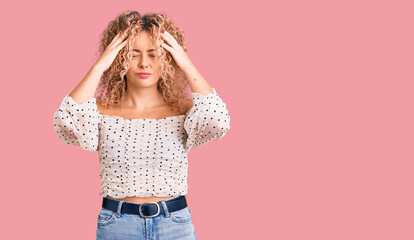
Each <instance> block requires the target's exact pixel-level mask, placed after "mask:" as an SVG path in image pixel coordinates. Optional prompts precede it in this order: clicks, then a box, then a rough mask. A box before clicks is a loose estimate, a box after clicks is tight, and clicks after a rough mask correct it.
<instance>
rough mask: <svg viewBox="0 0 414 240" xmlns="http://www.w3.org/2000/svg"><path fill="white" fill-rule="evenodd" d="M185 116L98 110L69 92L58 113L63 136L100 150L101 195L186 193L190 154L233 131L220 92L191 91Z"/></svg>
mask: <svg viewBox="0 0 414 240" xmlns="http://www.w3.org/2000/svg"><path fill="white" fill-rule="evenodd" d="M193 101H194V105H193V107H192V108H191V109H189V110H188V111H187V112H186V113H185V114H183V115H179V116H170V117H165V118H161V119H155V118H137V119H126V118H123V117H119V116H113V115H104V114H100V113H99V111H98V109H97V106H96V99H95V98H92V99H90V100H88V101H86V102H84V103H81V104H77V103H76V102H75V101H74V100H73V99H72V98H71V97H70V96H69V95H67V96H66V97H65V98H64V99H63V101H62V104H61V106H60V107H59V109H58V110H57V111H56V112H55V115H54V126H55V130H56V133H57V135H58V137H59V139H60V140H61V141H62V142H64V143H66V144H71V145H77V146H81V147H82V148H83V149H85V150H88V151H91V152H93V151H99V162H100V166H101V168H100V177H101V189H100V192H99V194H100V195H101V196H102V197H106V196H110V197H114V198H124V197H133V196H135V197H150V196H159V197H165V196H177V195H185V194H187V189H188V185H187V173H188V161H187V154H188V152H189V151H190V150H191V149H194V148H196V147H199V146H201V145H204V144H206V143H207V142H209V141H211V140H218V139H220V138H222V137H223V136H224V135H225V133H226V132H227V131H228V130H229V129H230V116H229V115H228V111H227V109H226V104H225V103H224V102H223V101H222V99H221V98H220V97H219V96H218V95H217V92H216V90H215V89H214V88H213V91H212V92H210V93H209V94H208V95H202V94H199V93H193Z"/></svg>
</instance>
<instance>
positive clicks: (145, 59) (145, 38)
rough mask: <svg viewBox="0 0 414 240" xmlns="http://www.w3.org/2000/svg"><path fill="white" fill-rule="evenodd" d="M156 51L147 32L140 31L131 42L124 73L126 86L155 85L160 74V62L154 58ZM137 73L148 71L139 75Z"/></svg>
mask: <svg viewBox="0 0 414 240" xmlns="http://www.w3.org/2000/svg"><path fill="white" fill-rule="evenodd" d="M155 56H156V52H155V50H154V45H153V42H152V39H151V38H150V37H149V34H148V32H146V31H142V32H141V33H140V35H139V36H137V37H136V38H135V39H134V40H133V42H132V59H131V60H130V62H129V64H130V68H129V70H128V71H127V73H126V77H127V81H128V86H131V85H133V86H134V87H151V86H154V85H155V86H156V85H157V82H158V79H159V78H160V76H161V64H160V63H159V62H156V61H155V60H154V58H155ZM138 73H150V75H147V76H145V75H139V74H138Z"/></svg>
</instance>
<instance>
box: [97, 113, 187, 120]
mask: <svg viewBox="0 0 414 240" xmlns="http://www.w3.org/2000/svg"><path fill="white" fill-rule="evenodd" d="M99 115H101V116H103V117H105V118H115V119H122V120H126V121H139V120H143V121H146V120H148V121H152V120H154V121H156V120H166V119H171V118H181V117H183V116H185V115H186V113H184V114H181V115H174V116H168V117H164V118H131V119H130V118H124V117H121V116H116V115H108V114H101V113H99Z"/></svg>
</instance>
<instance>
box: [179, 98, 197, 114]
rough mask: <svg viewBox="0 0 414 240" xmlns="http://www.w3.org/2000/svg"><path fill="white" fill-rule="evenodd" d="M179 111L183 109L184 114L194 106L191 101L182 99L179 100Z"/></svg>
mask: <svg viewBox="0 0 414 240" xmlns="http://www.w3.org/2000/svg"><path fill="white" fill-rule="evenodd" d="M180 105H181V109H183V111H184V112H187V111H188V110H190V109H191V108H192V107H193V106H194V102H193V99H187V98H183V99H181V100H180Z"/></svg>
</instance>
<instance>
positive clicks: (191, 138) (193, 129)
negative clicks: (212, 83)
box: [184, 88, 230, 152]
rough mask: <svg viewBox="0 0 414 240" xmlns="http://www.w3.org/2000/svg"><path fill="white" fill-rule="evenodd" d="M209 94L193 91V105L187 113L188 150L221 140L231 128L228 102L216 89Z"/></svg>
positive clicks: (186, 144) (185, 122) (185, 123)
mask: <svg viewBox="0 0 414 240" xmlns="http://www.w3.org/2000/svg"><path fill="white" fill-rule="evenodd" d="M212 89H213V90H212V92H210V93H209V94H207V95H202V94H200V93H195V92H193V93H192V94H193V102H194V105H193V107H192V108H191V109H190V110H188V112H187V113H186V118H185V121H184V129H185V131H186V133H187V140H186V143H185V148H186V150H187V152H188V151H189V150H191V149H193V148H196V147H199V146H201V145H204V144H206V143H208V142H210V141H211V140H213V139H214V140H219V139H220V138H222V137H223V136H224V135H225V134H226V132H227V131H228V130H229V129H230V116H229V114H228V110H227V108H226V103H224V102H223V100H222V99H221V98H220V97H219V96H218V94H217V92H216V90H215V89H214V88H212Z"/></svg>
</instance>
